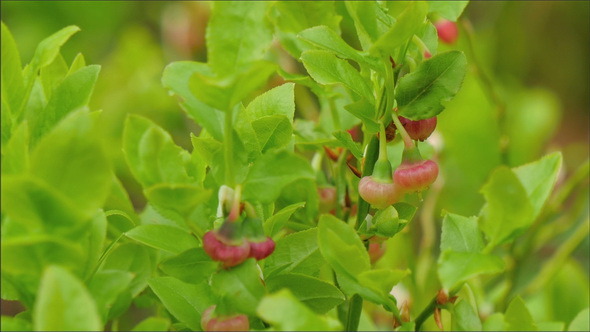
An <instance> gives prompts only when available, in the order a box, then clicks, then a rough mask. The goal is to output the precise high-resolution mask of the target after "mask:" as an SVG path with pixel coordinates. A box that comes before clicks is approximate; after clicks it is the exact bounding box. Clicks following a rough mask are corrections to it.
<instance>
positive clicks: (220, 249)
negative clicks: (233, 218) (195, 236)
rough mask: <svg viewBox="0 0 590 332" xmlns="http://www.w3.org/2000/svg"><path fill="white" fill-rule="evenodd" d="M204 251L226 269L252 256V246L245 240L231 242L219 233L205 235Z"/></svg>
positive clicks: (213, 232)
mask: <svg viewBox="0 0 590 332" xmlns="http://www.w3.org/2000/svg"><path fill="white" fill-rule="evenodd" d="M225 224H228V223H227V222H226V223H225ZM222 227H223V226H222ZM203 249H204V250H205V252H206V253H207V255H209V257H211V259H213V260H215V261H218V262H221V263H222V264H223V267H226V268H228V267H232V266H236V265H239V264H241V263H242V262H244V261H245V260H246V259H248V257H249V254H250V244H249V243H248V242H246V241H243V240H240V241H230V240H229V239H228V238H226V237H225V236H223V235H221V234H219V232H218V231H208V232H207V233H205V235H204V236H203Z"/></svg>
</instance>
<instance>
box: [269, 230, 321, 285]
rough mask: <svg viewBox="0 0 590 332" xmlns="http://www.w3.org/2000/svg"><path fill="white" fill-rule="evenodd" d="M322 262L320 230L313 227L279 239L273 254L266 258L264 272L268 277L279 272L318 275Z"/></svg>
mask: <svg viewBox="0 0 590 332" xmlns="http://www.w3.org/2000/svg"><path fill="white" fill-rule="evenodd" d="M322 263H323V259H322V255H321V254H320V251H319V248H318V230H317V228H312V229H309V230H305V231H301V232H297V233H294V234H291V235H288V236H286V237H284V238H282V239H281V240H279V241H278V242H277V245H276V248H275V251H274V252H273V254H272V255H270V256H269V257H268V258H266V260H265V263H264V274H265V276H266V277H267V278H270V277H271V276H273V275H275V274H279V273H301V274H308V275H311V276H317V275H319V271H320V266H321V265H322Z"/></svg>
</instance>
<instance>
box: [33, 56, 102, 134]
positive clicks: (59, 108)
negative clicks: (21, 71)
mask: <svg viewBox="0 0 590 332" xmlns="http://www.w3.org/2000/svg"><path fill="white" fill-rule="evenodd" d="M99 72H100V66H98V65H90V66H87V67H84V68H82V69H80V70H78V71H76V72H75V73H73V74H72V75H70V76H68V77H66V78H65V79H64V80H63V81H62V82H61V84H60V85H59V86H58V87H57V88H56V89H55V91H54V92H53V94H52V95H51V97H50V99H49V101H48V102H47V106H45V109H43V112H42V113H41V114H34V115H33V114H31V116H33V117H32V118H30V119H29V121H31V133H32V135H31V140H32V141H33V143H35V142H36V141H37V140H38V139H39V138H40V137H41V136H43V135H44V134H45V133H47V132H48V131H49V130H50V129H51V128H52V127H53V126H54V125H55V124H57V123H58V122H59V121H60V120H61V119H63V118H64V117H65V116H66V115H67V114H69V113H71V112H73V111H75V110H77V109H79V108H83V107H85V106H86V105H88V102H89V101H90V96H91V95H92V91H93V90H94V84H95V83H96V80H97V79H98V73H99ZM29 114H30V113H29Z"/></svg>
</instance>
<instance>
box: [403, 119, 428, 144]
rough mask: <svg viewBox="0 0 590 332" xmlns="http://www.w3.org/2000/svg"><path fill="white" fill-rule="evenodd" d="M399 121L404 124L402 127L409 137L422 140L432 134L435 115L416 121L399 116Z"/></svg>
mask: <svg viewBox="0 0 590 332" xmlns="http://www.w3.org/2000/svg"><path fill="white" fill-rule="evenodd" d="M399 121H400V122H401V124H402V126H404V129H406V131H407V132H408V135H410V137H411V138H412V139H413V140H415V141H421V142H423V141H424V140H425V139H427V138H428V137H430V134H432V132H433V131H434V128H436V116H434V117H432V118H429V119H423V120H417V121H414V120H410V119H407V118H404V117H403V116H400V117H399Z"/></svg>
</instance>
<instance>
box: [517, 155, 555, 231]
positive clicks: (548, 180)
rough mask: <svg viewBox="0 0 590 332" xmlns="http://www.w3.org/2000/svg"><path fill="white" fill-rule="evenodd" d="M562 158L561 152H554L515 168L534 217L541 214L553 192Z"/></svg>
mask: <svg viewBox="0 0 590 332" xmlns="http://www.w3.org/2000/svg"><path fill="white" fill-rule="evenodd" d="M562 160H563V157H562V155H561V152H554V153H552V154H549V155H547V156H545V157H543V158H541V159H539V160H537V161H535V162H532V163H529V164H526V165H522V166H520V167H517V168H514V169H513V172H514V173H515V174H516V176H517V177H518V179H519V180H520V182H521V184H522V186H523V187H524V190H525V191H526V194H527V196H528V198H529V201H530V203H531V205H532V208H533V215H532V219H535V218H536V217H537V216H538V215H539V213H540V212H541V209H542V208H543V205H544V204H545V202H546V201H547V198H548V197H549V194H551V191H552V190H553V186H554V185H555V182H556V181H557V175H558V174H559V170H560V169H561V164H562Z"/></svg>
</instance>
